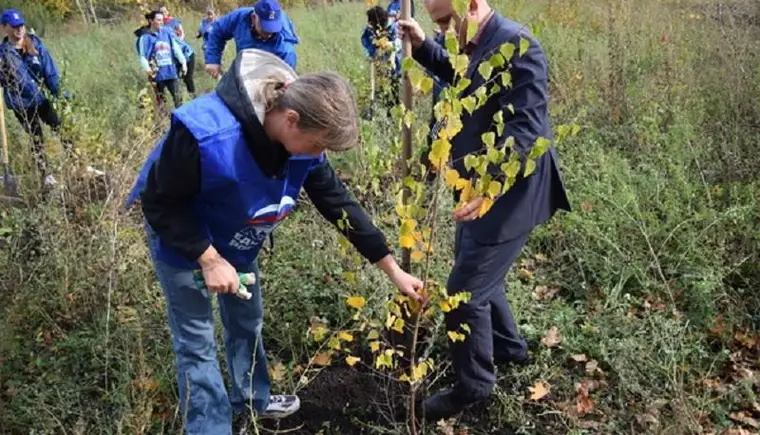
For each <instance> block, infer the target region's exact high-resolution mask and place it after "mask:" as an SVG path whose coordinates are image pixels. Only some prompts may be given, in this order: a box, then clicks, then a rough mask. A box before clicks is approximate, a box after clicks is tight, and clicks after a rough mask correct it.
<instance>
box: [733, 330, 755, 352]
mask: <svg viewBox="0 0 760 435" xmlns="http://www.w3.org/2000/svg"><path fill="white" fill-rule="evenodd" d="M734 338H735V339H736V341H738V342H739V343H740V344H741V345H742V346H744V347H746V348H747V349H752V348H754V347H755V346H756V345H757V335H755V334H753V333H751V332H749V331H744V332H742V331H737V332H736V334H735V335H734Z"/></svg>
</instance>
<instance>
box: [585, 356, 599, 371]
mask: <svg viewBox="0 0 760 435" xmlns="http://www.w3.org/2000/svg"><path fill="white" fill-rule="evenodd" d="M598 370H599V363H598V362H597V361H596V360H595V359H592V360H591V361H589V362H587V363H586V374H589V375H593V374H594V373H596V372H597V371H598Z"/></svg>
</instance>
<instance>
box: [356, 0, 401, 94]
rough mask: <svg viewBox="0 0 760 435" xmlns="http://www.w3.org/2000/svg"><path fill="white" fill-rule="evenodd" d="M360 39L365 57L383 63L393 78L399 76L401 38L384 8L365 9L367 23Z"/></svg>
mask: <svg viewBox="0 0 760 435" xmlns="http://www.w3.org/2000/svg"><path fill="white" fill-rule="evenodd" d="M361 41H362V46H363V47H364V52H365V54H366V55H367V57H369V58H370V59H372V60H375V61H379V62H382V63H385V64H386V65H387V66H388V68H387V71H388V72H390V76H392V77H393V78H396V79H398V78H400V77H401V40H400V39H398V32H397V30H396V23H395V22H391V21H389V20H388V12H387V11H386V10H385V9H383V8H382V7H380V6H375V7H372V8H370V9H368V10H367V25H366V26H365V27H364V31H363V32H362V36H361Z"/></svg>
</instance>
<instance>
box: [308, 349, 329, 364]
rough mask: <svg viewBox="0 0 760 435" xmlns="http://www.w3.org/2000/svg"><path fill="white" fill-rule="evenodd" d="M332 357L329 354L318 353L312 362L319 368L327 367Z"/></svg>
mask: <svg viewBox="0 0 760 435" xmlns="http://www.w3.org/2000/svg"><path fill="white" fill-rule="evenodd" d="M330 358H331V355H330V354H329V353H328V352H322V353H318V354H316V355H315V356H314V359H313V360H312V362H313V363H314V364H315V365H318V366H322V367H324V366H327V365H329V364H330Z"/></svg>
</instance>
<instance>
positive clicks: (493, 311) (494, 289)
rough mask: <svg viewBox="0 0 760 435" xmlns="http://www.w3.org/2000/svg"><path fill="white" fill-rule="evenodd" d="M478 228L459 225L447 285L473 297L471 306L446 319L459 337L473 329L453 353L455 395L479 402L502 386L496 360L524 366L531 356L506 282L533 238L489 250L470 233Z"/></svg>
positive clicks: (453, 346) (525, 236) (490, 246)
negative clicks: (522, 361) (466, 329)
mask: <svg viewBox="0 0 760 435" xmlns="http://www.w3.org/2000/svg"><path fill="white" fill-rule="evenodd" d="M478 223H479V222H477V221H474V222H467V223H463V224H461V223H460V224H457V228H456V237H455V243H454V251H455V262H454V267H453V270H452V271H451V274H450V275H449V279H448V283H447V285H446V289H447V292H448V293H449V294H450V295H453V294H456V293H459V292H462V291H465V292H469V293H471V297H470V300H469V302H467V303H462V304H460V305H459V307H458V308H457V309H455V310H452V311H450V312H449V313H447V314H446V327H447V330H448V331H459V332H462V328H461V325H462V324H467V325H468V326H469V328H470V333H466V334H465V335H466V338H465V340H464V341H456V342H452V341H450V348H449V350H450V352H451V357H452V360H453V366H454V371H455V373H456V384H455V386H454V392H455V393H456V394H457V395H459V396H461V397H462V398H465V399H473V400H474V399H482V398H485V397H487V396H488V395H490V394H491V391H492V390H493V387H494V385H495V384H496V372H495V366H494V360H496V361H498V362H501V361H509V360H519V359H523V358H526V357H527V352H528V347H527V343H526V341H525V339H524V338H523V337H522V336H521V335H520V333H519V332H518V330H517V325H516V323H515V320H514V317H513V316H512V312H511V310H510V307H509V302H508V301H507V294H506V286H505V283H504V280H505V277H506V274H507V272H508V271H509V269H510V268H511V266H512V264H513V263H514V262H515V260H516V259H517V257H518V256H519V255H520V251H521V250H522V248H523V247H524V246H525V244H526V242H527V240H528V236H529V234H530V232H527V233H525V234H523V235H521V236H520V237H517V238H515V239H512V240H509V241H506V242H504V243H499V244H483V243H480V242H478V241H477V240H476V239H475V238H473V237H472V234H471V232H470V229H471V228H472V227H471V225H478Z"/></svg>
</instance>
